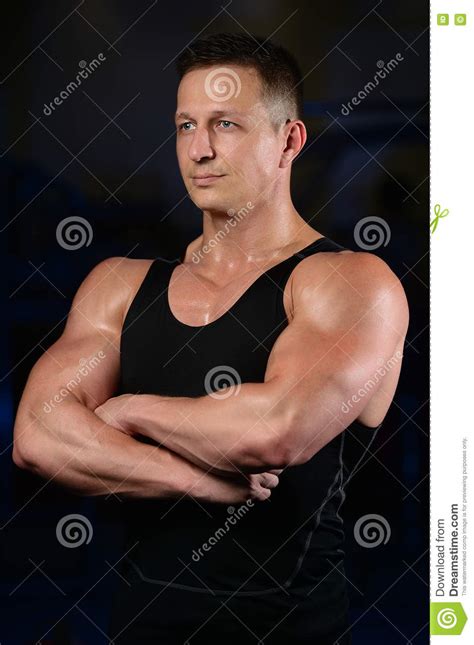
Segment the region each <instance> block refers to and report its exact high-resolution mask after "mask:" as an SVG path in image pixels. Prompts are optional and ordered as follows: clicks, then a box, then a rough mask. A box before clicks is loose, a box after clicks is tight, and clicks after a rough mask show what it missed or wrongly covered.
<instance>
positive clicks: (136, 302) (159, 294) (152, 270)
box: [122, 257, 179, 333]
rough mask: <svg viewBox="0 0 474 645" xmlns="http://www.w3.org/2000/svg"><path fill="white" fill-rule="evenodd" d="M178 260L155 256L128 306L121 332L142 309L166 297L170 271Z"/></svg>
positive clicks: (140, 313) (139, 314)
mask: <svg viewBox="0 0 474 645" xmlns="http://www.w3.org/2000/svg"><path fill="white" fill-rule="evenodd" d="M178 262H179V259H175V260H169V259H166V258H161V257H158V258H155V259H154V260H153V261H152V263H151V264H150V266H149V267H148V270H147V272H146V273H145V276H144V278H143V280H142V282H141V284H140V286H139V287H138V289H137V292H136V294H135V297H134V298H133V300H132V302H131V304H130V307H129V308H128V312H127V315H126V316H125V320H124V324H123V330H122V333H123V331H125V330H126V329H127V328H128V327H129V326H130V325H131V324H133V322H134V320H135V319H136V318H137V317H139V316H141V315H142V313H143V312H144V311H146V310H147V309H148V308H150V307H151V306H152V305H154V304H155V303H158V302H159V301H160V300H161V299H162V298H163V296H165V297H166V290H167V288H168V282H169V278H170V275H171V272H172V271H173V269H174V267H175V266H176V264H177V263H178Z"/></svg>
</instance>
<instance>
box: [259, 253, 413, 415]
mask: <svg viewBox="0 0 474 645" xmlns="http://www.w3.org/2000/svg"><path fill="white" fill-rule="evenodd" d="M364 255H366V254H364ZM344 262H345V263H346V265H347V266H346V267H344V266H341V264H338V265H337V266H335V270H334V273H333V274H331V269H328V271H327V273H328V276H325V277H326V280H322V281H321V283H319V284H318V283H317V282H316V281H315V279H314V274H313V275H308V276H305V275H304V271H302V272H301V275H300V276H299V278H300V280H299V283H298V284H297V285H296V286H295V293H296V300H295V303H296V306H295V315H294V318H293V320H292V321H291V322H290V324H289V325H288V327H287V328H286V329H285V330H284V332H283V333H282V334H281V335H280V337H279V338H278V339H277V341H276V343H275V345H274V347H273V348H272V351H271V354H270V357H269V361H268V365H267V370H266V374H265V381H266V382H268V383H269V384H270V383H272V385H273V387H274V388H275V392H277V393H278V399H279V405H280V406H281V407H282V408H284V407H285V406H286V407H287V408H288V409H290V410H291V409H294V408H298V409H299V410H300V411H301V412H300V414H307V415H308V417H310V418H313V419H314V416H313V415H314V414H316V413H317V414H321V410H319V411H317V410H315V409H314V406H319V407H320V406H321V404H322V402H323V404H324V405H325V407H326V408H327V416H328V418H329V417H331V415H336V416H339V413H340V410H341V404H342V402H343V401H345V400H346V399H347V398H348V397H351V396H352V395H353V394H354V392H356V391H358V389H359V388H360V387H361V386H363V385H364V383H366V382H367V381H368V380H369V379H370V378H371V377H373V376H374V374H376V373H377V370H378V369H379V368H380V366H381V365H382V364H384V363H385V362H386V361H389V360H390V359H391V358H392V356H393V354H394V353H395V352H396V351H397V350H398V349H399V348H400V346H403V339H404V335H405V332H406V324H407V317H406V309H405V307H406V302H405V297H404V294H403V290H402V289H401V287H400V285H399V284H398V285H397V281H396V279H393V278H392V276H390V275H389V273H388V272H387V270H385V269H384V268H383V267H380V266H377V260H375V262H374V261H373V260H372V259H369V260H368V261H367V259H366V258H364V259H363V260H362V263H361V262H360V258H357V259H356V258H354V257H352V258H349V257H348V256H346V258H344ZM350 263H351V265H350ZM357 263H359V265H360V264H362V265H364V264H365V266H362V268H359V267H358V266H357ZM374 265H375V266H374ZM377 270H378V271H379V273H378V275H377V274H376V271H377ZM392 275H393V274H392ZM380 383H381V381H379V382H378V383H377V387H374V388H373V389H372V390H371V395H372V394H374V393H375V391H376V390H377V388H378V387H379V386H380ZM369 398H370V397H366V398H365V400H364V402H363V404H361V405H360V406H354V408H353V409H352V416H354V418H356V417H357V415H358V414H360V412H361V411H362V409H363V407H364V406H365V404H367V402H368V400H369ZM344 419H345V421H347V419H348V417H344Z"/></svg>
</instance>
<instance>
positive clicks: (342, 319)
mask: <svg viewBox="0 0 474 645" xmlns="http://www.w3.org/2000/svg"><path fill="white" fill-rule="evenodd" d="M291 280H292V283H291V297H292V304H293V311H292V317H291V318H292V319H291V322H290V323H289V324H288V326H287V327H286V328H285V330H284V331H283V332H282V333H281V334H280V336H279V337H278V339H277V341H276V342H275V344H274V346H273V348H272V350H271V353H270V355H269V360H268V364H267V369H266V373H265V379H264V382H263V383H242V384H235V385H232V386H229V387H228V388H227V389H226V390H225V391H224V390H219V391H218V393H210V394H208V395H206V396H201V397H197V398H189V397H171V398H170V397H163V396H157V395H147V394H144V395H128V394H126V395H122V396H119V397H115V398H113V399H109V401H107V402H106V403H105V404H104V405H102V406H100V407H99V408H97V410H96V414H98V415H99V416H100V417H101V418H102V419H103V420H104V421H105V422H107V423H108V424H110V425H115V426H116V427H118V428H121V429H122V430H123V431H124V432H127V433H130V434H142V435H146V436H148V437H149V438H151V439H153V440H154V441H156V442H157V443H159V444H163V445H165V446H166V447H167V448H168V449H170V450H173V451H175V452H176V453H178V454H180V455H181V456H183V457H185V458H187V459H188V460H190V461H192V462H194V463H196V464H197V465H199V466H201V467H203V468H206V469H213V470H215V471H218V472H219V471H220V472H221V473H222V474H223V473H224V472H225V473H233V472H236V471H240V472H263V471H266V470H269V469H277V468H285V467H287V466H291V465H297V464H301V463H304V462H306V461H308V460H309V459H310V458H311V457H312V456H313V455H314V454H316V453H317V452H318V451H319V450H320V449H321V448H323V447H324V445H326V444H327V443H328V442H329V441H331V440H332V439H333V438H334V437H335V436H337V435H338V434H339V433H340V432H342V431H343V430H344V429H345V428H346V427H347V426H348V425H349V424H350V423H352V421H353V420H354V419H356V418H357V417H358V416H359V415H360V414H361V412H362V410H363V409H364V407H365V406H366V405H367V403H368V401H369V400H370V399H371V397H372V396H373V394H374V393H375V392H376V391H378V390H379V388H380V387H383V378H382V379H378V381H377V383H376V384H375V385H374V386H372V387H371V389H370V392H369V393H368V394H367V396H365V397H355V396H354V395H355V394H356V393H357V392H358V391H359V389H360V388H362V387H363V386H364V384H366V383H367V382H368V381H369V380H370V379H373V378H374V375H375V374H376V373H377V370H378V369H380V367H381V364H383V363H386V362H390V359H393V356H394V355H395V353H396V352H397V351H400V350H402V349H403V343H404V338H405V334H406V331H407V326H408V306H407V301H406V297H405V293H404V290H403V288H402V286H401V284H400V282H399V280H398V278H397V277H396V276H395V274H394V273H393V272H392V271H391V270H390V269H389V267H388V266H387V265H386V264H385V263H384V262H383V261H382V260H381V259H379V258H378V257H377V256H375V255H372V254H369V253H362V252H360V253H359V252H358V253H343V254H336V253H335V254H333V253H322V254H317V255H314V256H310V257H309V258H305V259H304V260H302V261H301V262H300V263H299V264H298V266H297V267H296V268H295V270H294V271H293V274H292V278H291ZM372 383H373V381H372ZM355 399H359V400H358V401H355ZM346 401H351V406H350V407H349V409H348V410H344V406H343V403H344V402H346ZM346 407H348V406H347V405H346ZM387 407H388V406H387Z"/></svg>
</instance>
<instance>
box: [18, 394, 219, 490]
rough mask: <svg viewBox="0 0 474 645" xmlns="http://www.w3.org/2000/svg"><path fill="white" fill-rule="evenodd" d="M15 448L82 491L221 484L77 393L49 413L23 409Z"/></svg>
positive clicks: (23, 460) (25, 460)
mask: <svg viewBox="0 0 474 645" xmlns="http://www.w3.org/2000/svg"><path fill="white" fill-rule="evenodd" d="M14 453H15V454H14V458H15V461H16V462H17V463H18V465H21V466H22V467H25V468H28V469H30V470H32V471H33V472H35V473H37V474H38V475H40V476H42V477H44V478H46V479H49V480H54V481H55V482H57V483H59V484H62V485H64V486H67V487H68V488H70V489H71V490H72V491H73V492H75V493H78V494H81V495H108V494H109V493H114V494H116V495H122V496H124V497H152V498H153V497H178V496H181V495H184V494H186V493H187V492H188V493H189V494H190V495H191V496H194V495H195V496H197V497H199V496H200V495H201V491H202V489H203V487H207V488H208V489H209V488H210V487H211V484H215V485H216V486H219V485H220V483H219V482H218V481H213V482H211V481H210V478H211V477H212V476H211V475H206V473H204V472H203V471H202V470H201V469H199V468H197V467H196V466H195V465H194V464H191V463H188V462H187V461H186V460H184V459H183V458H181V457H180V456H179V455H176V454H173V453H172V452H170V451H169V450H167V449H165V448H160V447H158V446H154V445H149V444H145V443H142V442H140V441H136V440H135V439H134V438H132V437H129V436H127V435H125V434H123V433H121V432H119V431H118V430H117V429H116V428H113V427H111V426H108V425H106V424H105V423H104V422H103V421H101V420H100V419H99V418H98V417H97V416H96V415H95V414H94V413H93V412H92V411H90V410H88V409H87V408H86V407H84V406H83V405H82V404H81V403H80V402H79V401H77V400H75V399H74V398H73V397H71V398H70V399H68V400H65V401H63V402H62V403H61V404H60V405H59V406H58V407H57V408H56V409H54V410H53V411H52V412H50V413H49V414H47V413H45V412H44V411H43V410H37V409H33V410H27V409H23V410H20V411H19V414H18V418H17V423H16V427H15V449H14ZM213 480H217V478H213ZM224 484H225V485H226V486H228V485H229V484H228V483H224ZM216 492H217V491H216Z"/></svg>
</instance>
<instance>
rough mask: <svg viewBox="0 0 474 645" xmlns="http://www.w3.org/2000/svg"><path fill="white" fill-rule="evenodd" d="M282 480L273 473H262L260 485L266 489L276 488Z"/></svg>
mask: <svg viewBox="0 0 474 645" xmlns="http://www.w3.org/2000/svg"><path fill="white" fill-rule="evenodd" d="M279 481H280V480H279V479H278V477H277V476H276V475H272V473H262V474H261V475H260V485H261V486H263V487H264V488H276V487H277V486H278V482H279Z"/></svg>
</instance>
